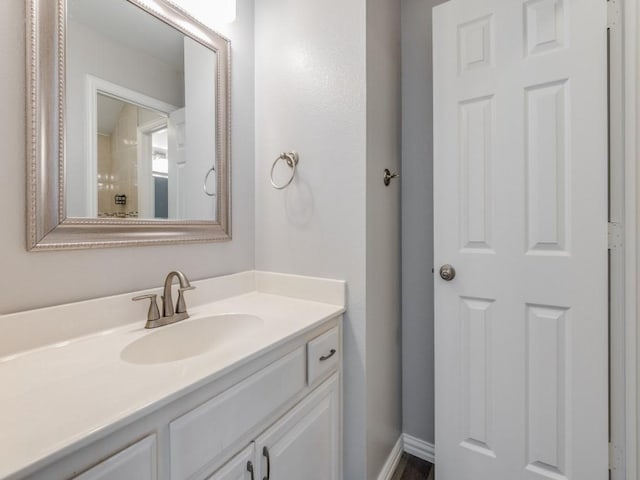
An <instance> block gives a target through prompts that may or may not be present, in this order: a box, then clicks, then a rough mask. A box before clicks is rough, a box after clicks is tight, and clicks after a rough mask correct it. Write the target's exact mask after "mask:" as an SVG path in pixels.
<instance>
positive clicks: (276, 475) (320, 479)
mask: <svg viewBox="0 0 640 480" xmlns="http://www.w3.org/2000/svg"><path fill="white" fill-rule="evenodd" d="M338 385H339V377H338V375H337V374H335V375H333V376H332V377H331V378H330V379H329V380H327V381H325V382H324V383H323V384H322V385H321V386H320V387H318V388H317V389H316V390H315V391H314V392H313V393H312V394H311V395H309V396H308V397H307V398H306V399H304V400H303V401H302V402H301V403H300V404H298V405H297V406H296V407H295V408H294V409H293V410H291V411H290V412H289V413H288V414H287V415H285V416H284V417H283V418H282V419H281V420H279V421H278V422H277V423H276V424H275V425H273V426H272V427H271V428H269V429H268V430H267V431H266V432H265V433H264V434H262V435H261V436H260V437H259V438H258V439H257V440H256V442H255V443H256V453H257V454H258V455H260V456H261V457H262V458H260V461H257V462H256V464H257V466H258V467H259V468H258V473H257V475H256V479H260V480H262V479H265V478H266V479H268V480H300V479H304V480H339V479H340V478H341V476H340V458H341V457H340V450H339V449H340V432H339V430H340V428H339V427H340V390H339V386H338Z"/></svg>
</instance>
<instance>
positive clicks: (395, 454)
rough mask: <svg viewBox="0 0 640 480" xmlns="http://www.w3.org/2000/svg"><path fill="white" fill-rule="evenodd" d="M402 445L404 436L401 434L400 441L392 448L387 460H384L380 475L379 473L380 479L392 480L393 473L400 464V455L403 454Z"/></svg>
mask: <svg viewBox="0 0 640 480" xmlns="http://www.w3.org/2000/svg"><path fill="white" fill-rule="evenodd" d="M402 445H403V436H402V435H400V438H398V441H397V442H396V444H395V445H394V447H393V450H391V453H390V454H389V457H388V458H387V461H386V462H384V466H383V467H382V471H381V472H380V475H378V480H391V477H393V473H394V472H395V470H396V467H397V466H398V462H399V461H400V457H401V456H402Z"/></svg>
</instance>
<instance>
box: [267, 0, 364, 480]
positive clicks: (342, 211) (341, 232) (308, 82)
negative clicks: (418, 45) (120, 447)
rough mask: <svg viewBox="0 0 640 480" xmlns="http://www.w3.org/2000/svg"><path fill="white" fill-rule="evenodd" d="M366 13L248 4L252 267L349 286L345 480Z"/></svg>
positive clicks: (360, 8) (352, 450)
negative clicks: (289, 160)
mask: <svg viewBox="0 0 640 480" xmlns="http://www.w3.org/2000/svg"><path fill="white" fill-rule="evenodd" d="M365 6H366V2H365V0H349V1H345V0H326V1H323V2H318V1H316V0H297V1H291V0H259V1H257V2H256V267H257V268H258V269H260V270H272V271H278V272H284V273H296V274H301V275H313V276H318V277H328V278H340V279H344V280H346V281H347V287H348V298H347V302H348V305H347V314H346V315H345V323H344V346H345V347H344V365H345V370H344V383H343V385H344V442H345V443H344V458H345V465H344V466H345V469H344V472H345V478H353V479H356V478H359V479H362V478H364V472H365V471H366V400H367V399H366V381H365V379H366V377H365V362H366V347H367V345H366V291H365V287H366V282H365V274H366V272H365V242H366V234H365V233H366V221H365V220H366V210H365V208H366V207H365V198H366V189H365V187H366V185H365V177H366V165H365V162H366V158H365V151H366V96H365V93H366V92H365V90H366V88H365V87H366V62H365V51H366V45H365V42H366V39H365V28H366V27H365ZM282 25H286V26H287V28H282ZM289 150H297V151H298V152H299V153H300V164H299V166H298V173H297V177H296V180H295V181H294V182H293V183H292V184H291V186H290V187H288V188H287V189H285V190H282V191H279V190H275V189H274V188H272V187H271V185H270V183H269V170H270V168H271V164H272V162H273V161H274V159H275V158H276V157H277V155H278V154H279V153H280V152H283V151H289ZM284 170H285V172H284V174H286V173H288V172H286V169H284Z"/></svg>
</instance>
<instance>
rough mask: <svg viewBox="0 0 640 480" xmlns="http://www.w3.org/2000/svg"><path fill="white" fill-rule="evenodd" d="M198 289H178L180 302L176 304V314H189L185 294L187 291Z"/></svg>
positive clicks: (190, 286) (189, 287)
mask: <svg viewBox="0 0 640 480" xmlns="http://www.w3.org/2000/svg"><path fill="white" fill-rule="evenodd" d="M195 288H196V287H194V286H192V285H189V286H188V287H184V288H183V287H180V288H178V301H177V302H176V313H186V312H187V304H186V303H185V301H184V294H183V293H182V292H184V291H185V290H194V289H195Z"/></svg>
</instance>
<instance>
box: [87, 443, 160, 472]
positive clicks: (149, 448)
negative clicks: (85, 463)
mask: <svg viewBox="0 0 640 480" xmlns="http://www.w3.org/2000/svg"><path fill="white" fill-rule="evenodd" d="M156 478H157V474H156V436H155V435H151V436H149V437H146V438H144V439H142V440H140V441H139V442H137V443H135V444H133V445H131V446H130V447H128V448H126V449H124V450H122V451H121V452H120V453H116V454H115V455H114V456H112V457H109V458H107V459H106V460H105V461H103V462H100V463H99V464H98V465H96V466H95V467H93V468H91V469H90V470H87V471H86V472H84V473H82V474H80V475H78V476H77V477H75V480H125V479H135V480H156Z"/></svg>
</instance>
